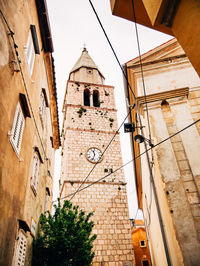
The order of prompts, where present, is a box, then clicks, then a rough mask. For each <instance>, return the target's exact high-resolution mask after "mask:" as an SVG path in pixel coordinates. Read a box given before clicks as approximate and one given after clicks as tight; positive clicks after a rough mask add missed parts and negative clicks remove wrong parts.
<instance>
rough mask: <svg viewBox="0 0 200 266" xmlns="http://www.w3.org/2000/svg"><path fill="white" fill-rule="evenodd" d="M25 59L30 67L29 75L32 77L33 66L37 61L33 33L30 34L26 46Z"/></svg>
mask: <svg viewBox="0 0 200 266" xmlns="http://www.w3.org/2000/svg"><path fill="white" fill-rule="evenodd" d="M25 57H26V63H27V66H28V71H29V75H30V76H31V75H32V71H33V65H34V60H35V49H34V45H33V38H32V34H31V32H29V35H28V40H27V44H26V50H25Z"/></svg>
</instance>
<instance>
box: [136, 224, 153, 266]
mask: <svg viewBox="0 0 200 266" xmlns="http://www.w3.org/2000/svg"><path fill="white" fill-rule="evenodd" d="M132 240H133V248H134V254H135V265H136V266H141V265H142V261H143V260H146V261H148V262H149V265H151V259H150V253H149V248H148V241H147V236H146V232H145V229H144V228H142V227H137V228H133V230H132ZM141 241H145V246H141Z"/></svg>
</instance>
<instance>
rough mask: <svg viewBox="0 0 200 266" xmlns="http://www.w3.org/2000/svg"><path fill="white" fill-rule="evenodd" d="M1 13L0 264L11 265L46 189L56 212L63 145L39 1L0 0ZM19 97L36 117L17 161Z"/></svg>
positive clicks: (27, 121) (27, 125) (27, 123)
mask: <svg viewBox="0 0 200 266" xmlns="http://www.w3.org/2000/svg"><path fill="white" fill-rule="evenodd" d="M0 9H1V11H2V13H0V29H1V30H0V91H1V93H0V103H1V104H0V136H1V144H0V183H1V185H0V195H1V201H0V209H1V219H0V229H1V241H0V265H12V261H13V256H14V250H15V245H16V244H17V236H18V230H19V220H22V221H24V225H26V227H27V228H26V229H27V230H29V229H31V220H32V217H33V218H34V220H35V221H36V223H38V221H39V216H40V214H41V212H43V211H44V205H45V194H46V187H48V188H49V190H50V197H49V206H48V207H49V209H51V198H52V189H53V172H54V152H55V148H58V146H59V134H58V117H57V112H56V111H57V107H56V99H55V96H54V94H53V93H55V90H54V82H53V74H52V73H53V69H52V59H51V54H50V53H44V50H43V49H42V48H43V44H42V40H41V33H40V28H39V22H38V14H37V10H36V3H35V1H34V0H30V1H25V0H23V1H19V0H17V1H16V0H8V1H1V3H0ZM3 16H4V18H3ZM4 19H5V20H6V21H7V22H5V20H4ZM6 23H8V25H9V27H10V29H11V30H12V32H13V33H14V35H13V37H14V40H15V42H16V45H17V51H18V54H19V58H20V61H21V63H20V64H21V70H22V71H20V68H19V66H18V65H17V56H16V53H15V49H14V43H13V39H12V38H11V35H10V34H9V29H8V26H7V24H6ZM31 24H33V25H35V27H36V32H37V37H38V43H39V49H40V54H36V55H35V62H34V66H33V72H32V75H31V76H30V75H29V72H28V68H27V62H26V58H25V48H26V45H27V39H28V35H29V32H30V25H31ZM22 75H23V76H22ZM42 88H44V89H45V91H46V94H47V98H48V102H49V107H47V108H46V122H45V123H46V124H45V125H44V126H42V123H41V118H40V115H39V107H40V95H41V90H42ZM26 90H27V91H26ZM27 92H28V96H27ZM19 93H22V94H24V95H25V98H26V100H27V104H28V109H29V111H30V113H31V118H29V117H26V119H25V127H24V131H23V135H22V142H21V149H20V154H19V157H18V156H17V154H16V152H15V151H14V149H13V147H12V145H11V143H10V136H9V134H10V133H9V132H10V131H11V129H12V125H13V120H14V115H15V110H16V106H17V102H18V101H19ZM31 109H32V111H33V113H34V116H33V114H32V112H31ZM34 119H35V121H34ZM36 126H37V128H36ZM38 132H39V135H40V137H39V136H38ZM50 137H52V138H53V140H54V141H53V142H54V147H52V146H51V141H50ZM41 142H42V144H41ZM42 146H43V147H42ZM34 147H38V149H39V152H40V154H41V157H42V160H43V163H41V164H40V170H39V178H38V190H37V195H36V194H34V193H33V190H32V188H31V186H30V179H31V176H32V170H33V154H34ZM44 150H45V153H44ZM47 169H48V171H47ZM28 227H29V229H28ZM25 231H26V230H25ZM26 236H27V239H28V243H27V247H28V248H27V249H26V262H25V265H30V261H31V244H32V240H33V237H32V236H31V235H30V233H29V232H28V231H27V232H26Z"/></svg>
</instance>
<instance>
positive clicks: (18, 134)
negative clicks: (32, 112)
mask: <svg viewBox="0 0 200 266" xmlns="http://www.w3.org/2000/svg"><path fill="white" fill-rule="evenodd" d="M24 124H25V117H24V114H23V112H22V108H21V105H20V103H19V102H18V104H17V108H16V111H15V116H14V121H13V126H12V130H11V133H10V143H11V144H12V146H13V149H14V151H15V152H16V154H17V156H18V157H19V153H20V148H21V141H22V135H23V131H24Z"/></svg>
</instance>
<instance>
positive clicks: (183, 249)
mask: <svg viewBox="0 0 200 266" xmlns="http://www.w3.org/2000/svg"><path fill="white" fill-rule="evenodd" d="M142 62H143V72H144V82H145V88H146V97H145V96H144V90H143V85H142V84H143V82H142V78H141V69H140V63H139V59H138V58H135V59H133V60H131V61H129V62H128V63H127V64H126V67H127V73H128V79H129V81H130V84H131V86H132V88H134V92H135V95H136V99H135V100H134V98H133V95H132V94H131V91H128V90H126V93H127V97H129V99H130V103H131V104H133V102H135V103H136V108H135V110H134V112H135V114H134V115H133V116H132V117H131V119H132V121H133V122H135V124H136V125H137V126H139V127H140V126H141V125H143V126H145V128H143V131H142V130H140V129H137V130H136V132H134V134H133V139H134V136H135V135H136V134H143V136H144V137H146V138H147V139H149V131H148V121H147V109H146V103H147V106H148V113H149V119H150V120H149V121H150V129H151V136H152V142H153V144H154V145H157V144H158V143H160V142H161V141H163V140H165V139H167V138H169V137H170V136H172V135H173V134H175V133H177V132H179V131H181V130H182V129H184V128H185V127H187V126H189V125H191V124H192V123H194V122H195V121H197V120H198V119H200V105H199V103H200V80H199V77H198V75H197V73H196V72H195V70H194V69H193V67H192V65H191V63H190V62H189V60H188V58H187V57H186V55H185V53H184V51H183V50H182V48H181V47H180V45H179V44H178V42H177V40H176V39H172V40H170V41H168V42H167V43H164V44H163V45H161V46H159V47H156V48H155V49H153V50H151V51H149V52H147V53H145V54H144V55H142ZM145 102H146V103H145ZM136 113H137V115H136ZM139 116H140V119H141V122H142V123H141V124H140V123H139ZM135 117H137V120H136V119H135ZM145 143H146V147H145ZM148 143H149V142H148V141H147V142H145V141H144V142H143V143H141V144H140V146H138V144H137V143H136V142H135V141H134V143H133V150H134V151H135V156H137V155H139V154H140V153H143V152H145V150H146V148H149V147H150V146H149V145H148ZM153 151H154V154H153V155H154V160H152V156H151V152H150V151H149V152H148V153H146V154H144V155H143V156H141V158H139V159H137V160H136V163H135V169H136V180H137V193H138V199H139V206H140V208H142V209H143V212H144V216H145V223H146V224H147V229H148V231H149V236H150V244H151V245H150V250H151V253H152V254H151V255H152V263H153V264H155V265H169V263H171V265H177V266H178V265H199V263H200V253H199V250H200V205H199V203H200V201H199V192H200V164H199V158H200V123H199V122H198V123H196V124H193V125H192V126H191V127H189V128H187V129H186V130H184V131H182V132H180V133H179V134H177V135H175V136H174V137H172V138H170V139H168V141H166V142H163V143H161V144H159V145H157V146H156V147H155V148H154V149H153ZM149 169H152V176H151V174H150V171H149Z"/></svg>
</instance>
